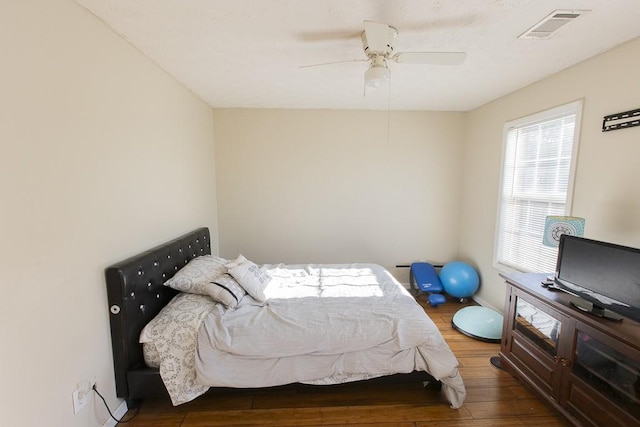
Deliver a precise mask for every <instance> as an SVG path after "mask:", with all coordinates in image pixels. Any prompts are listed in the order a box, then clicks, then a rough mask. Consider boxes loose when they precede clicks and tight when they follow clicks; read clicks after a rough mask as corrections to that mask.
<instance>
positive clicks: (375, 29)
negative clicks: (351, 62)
mask: <svg viewBox="0 0 640 427" xmlns="http://www.w3.org/2000/svg"><path fill="white" fill-rule="evenodd" d="M389 29H390V27H389V26H388V25H387V24H381V23H379V22H373V21H364V33H365V36H366V37H367V45H368V46H369V50H368V52H367V53H385V52H388V51H389V45H390V43H389Z"/></svg>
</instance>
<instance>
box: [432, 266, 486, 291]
mask: <svg viewBox="0 0 640 427" xmlns="http://www.w3.org/2000/svg"><path fill="white" fill-rule="evenodd" d="M440 281H441V282H442V286H444V291H445V292H446V293H448V294H449V295H451V296H452V297H456V298H467V297H470V296H471V295H473V294H474V293H476V291H477V290H478V286H480V278H479V277H478V273H477V272H476V270H475V269H474V268H473V267H471V266H470V265H469V264H467V263H466V262H462V261H452V262H448V263H446V264H445V265H444V266H443V267H442V269H441V270H440Z"/></svg>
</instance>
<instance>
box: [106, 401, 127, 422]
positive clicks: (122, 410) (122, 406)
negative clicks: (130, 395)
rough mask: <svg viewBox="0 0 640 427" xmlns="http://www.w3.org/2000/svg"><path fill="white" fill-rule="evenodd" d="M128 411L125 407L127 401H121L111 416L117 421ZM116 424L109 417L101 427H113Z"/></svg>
mask: <svg viewBox="0 0 640 427" xmlns="http://www.w3.org/2000/svg"><path fill="white" fill-rule="evenodd" d="M128 410H129V408H128V407H127V401H126V400H123V401H122V402H121V403H120V405H119V406H118V407H117V408H116V410H115V411H113V416H114V417H116V418H117V419H121V418H122V417H124V415H125V414H126V413H127V411H128ZM116 424H117V423H116V420H114V419H113V418H111V417H109V418H107V421H105V422H104V424H102V427H115V426H116Z"/></svg>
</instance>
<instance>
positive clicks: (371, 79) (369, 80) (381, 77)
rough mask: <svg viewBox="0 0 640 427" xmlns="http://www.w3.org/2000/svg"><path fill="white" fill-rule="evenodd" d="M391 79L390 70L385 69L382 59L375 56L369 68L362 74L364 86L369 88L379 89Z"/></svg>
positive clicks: (385, 64)
mask: <svg viewBox="0 0 640 427" xmlns="http://www.w3.org/2000/svg"><path fill="white" fill-rule="evenodd" d="M390 78H391V70H390V69H389V68H387V63H386V61H385V60H384V57H382V56H379V55H376V56H374V57H373V58H372V60H371V66H370V67H369V69H368V70H367V71H365V73H364V84H365V86H367V87H370V88H379V87H380V86H382V84H383V83H386V82H388V81H389V79H390Z"/></svg>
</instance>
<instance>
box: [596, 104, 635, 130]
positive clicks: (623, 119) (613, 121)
mask: <svg viewBox="0 0 640 427" xmlns="http://www.w3.org/2000/svg"><path fill="white" fill-rule="evenodd" d="M635 126H640V108H637V109H635V110H630V111H623V112H622V113H616V114H609V115H608V116H604V118H603V119H602V132H609V131H611V130H617V129H626V128H632V127H635Z"/></svg>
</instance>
